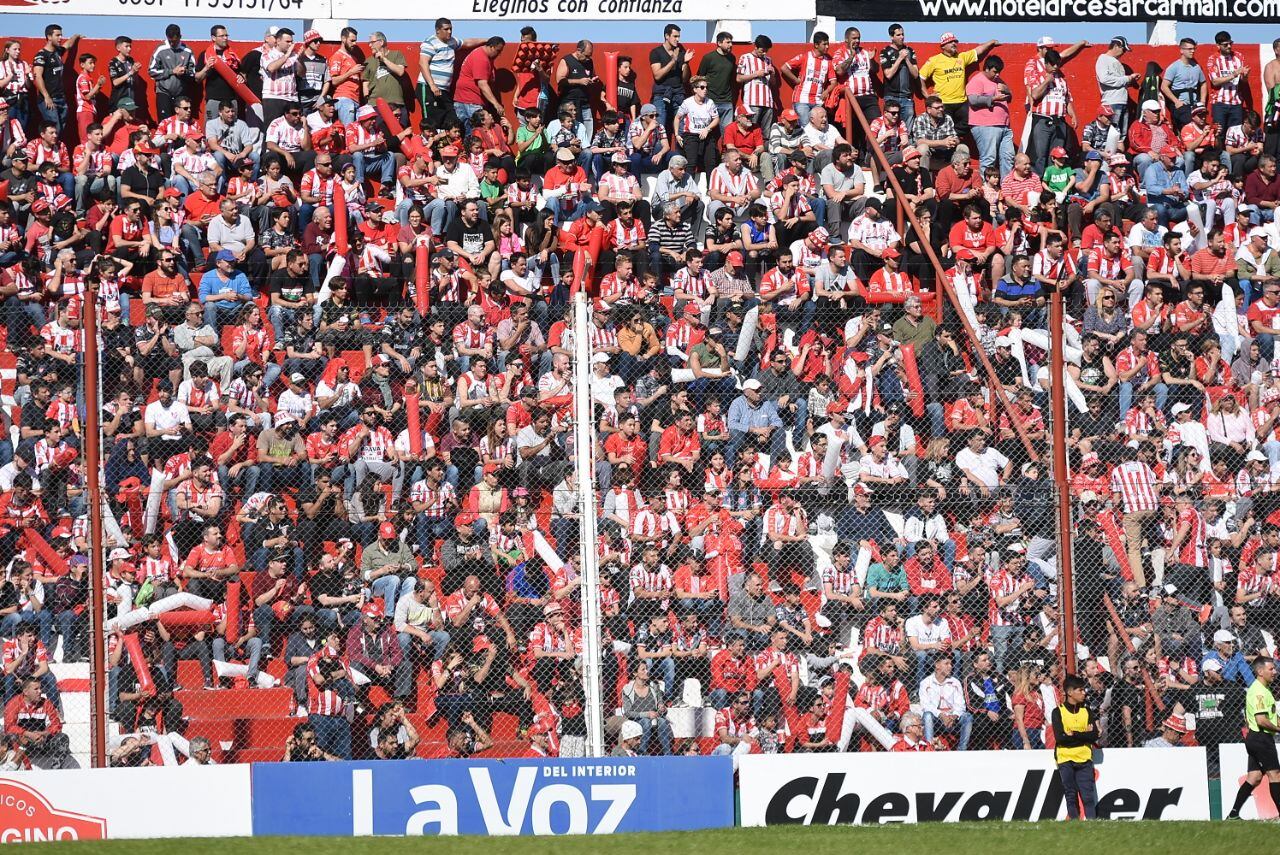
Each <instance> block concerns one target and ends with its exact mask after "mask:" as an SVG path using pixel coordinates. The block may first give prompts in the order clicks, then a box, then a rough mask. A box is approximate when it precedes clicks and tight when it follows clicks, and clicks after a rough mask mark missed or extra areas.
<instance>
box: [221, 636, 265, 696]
mask: <svg viewBox="0 0 1280 855" xmlns="http://www.w3.org/2000/svg"><path fill="white" fill-rule="evenodd" d="M228 653H230V654H231V655H232V656H235V657H236V658H239V659H244V660H245V664H246V665H247V666H248V668H249V672H248V673H247V674H246V675H245V679H247V680H248V681H249V686H250V687H253V686H255V685H257V679H258V663H259V662H260V661H261V660H262V639H261V638H259V637H258V636H254V637H253V638H251V639H249V640H248V641H246V642H245V643H244V646H243V647H234V646H232V645H230V644H228V643H227V640H226V639H225V638H223V637H222V636H221V635H218V636H215V637H214V639H213V658H214V660H216V661H218V662H230V661H231V660H230V659H228V658H227V654H228Z"/></svg>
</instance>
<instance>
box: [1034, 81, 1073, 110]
mask: <svg viewBox="0 0 1280 855" xmlns="http://www.w3.org/2000/svg"><path fill="white" fill-rule="evenodd" d="M1070 102H1071V89H1070V88H1069V87H1068V86H1067V78H1065V77H1063V76H1062V73H1061V72H1058V73H1057V74H1055V75H1053V79H1052V80H1051V81H1050V83H1049V88H1048V89H1046V90H1045V92H1044V97H1042V98H1041V99H1040V100H1039V101H1037V102H1036V103H1035V105H1034V106H1033V107H1032V108H1031V112H1032V113H1034V114H1035V115H1037V116H1049V117H1052V118H1062V117H1063V116H1065V115H1067V104H1069V103H1070Z"/></svg>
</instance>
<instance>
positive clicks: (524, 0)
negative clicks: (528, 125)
mask: <svg viewBox="0 0 1280 855" xmlns="http://www.w3.org/2000/svg"><path fill="white" fill-rule="evenodd" d="M222 1H223V2H226V0H222ZM113 2H118V0H113ZM179 2H183V0H179ZM259 2H261V0H259ZM295 2H296V0H295ZM309 2H314V0H309ZM436 15H443V16H444V17H446V18H450V19H452V20H455V21H470V20H483V21H519V22H522V23H523V22H525V21H571V20H576V19H579V18H581V19H587V20H593V21H662V22H664V23H667V22H675V23H684V22H686V21H697V20H706V21H718V20H721V19H733V20H756V21H763V20H772V21H778V20H787V21H802V20H808V19H810V18H812V17H813V16H814V0H800V2H799V3H790V4H788V5H787V6H786V7H785V8H782V7H779V6H778V5H777V4H776V3H773V2H770V0H714V2H713V0H438V2H436V3H432V4H431V17H433V18H434V17H435V16H436ZM333 17H335V18H363V17H368V9H367V7H365V6H363V5H362V4H361V3H360V2H359V0H333ZM378 17H379V18H392V19H396V20H399V19H411V20H420V19H422V17H423V13H422V9H421V7H419V6H417V5H415V4H413V3H395V4H389V5H386V6H383V7H379V9H378Z"/></svg>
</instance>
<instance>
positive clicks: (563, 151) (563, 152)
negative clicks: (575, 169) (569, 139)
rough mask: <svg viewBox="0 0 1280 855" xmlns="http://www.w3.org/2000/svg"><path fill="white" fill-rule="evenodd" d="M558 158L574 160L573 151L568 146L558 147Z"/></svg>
mask: <svg viewBox="0 0 1280 855" xmlns="http://www.w3.org/2000/svg"><path fill="white" fill-rule="evenodd" d="M556 160H558V161H561V162H564V163H567V162H569V161H571V160H573V152H571V151H569V149H567V148H558V149H556Z"/></svg>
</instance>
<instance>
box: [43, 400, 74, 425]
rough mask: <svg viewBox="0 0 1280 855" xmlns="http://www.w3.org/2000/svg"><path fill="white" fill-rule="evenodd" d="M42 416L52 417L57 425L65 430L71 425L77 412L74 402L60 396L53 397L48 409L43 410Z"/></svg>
mask: <svg viewBox="0 0 1280 855" xmlns="http://www.w3.org/2000/svg"><path fill="white" fill-rule="evenodd" d="M44 417H45V418H46V419H52V420H53V421H55V422H57V423H58V427H60V428H62V429H63V431H66V430H67V429H68V428H70V427H71V425H73V424H75V421H76V417H77V412H76V405H75V402H74V401H72V402H71V403H67V402H66V401H63V400H62V399H60V398H54V399H53V400H52V401H50V402H49V409H47V410H46V411H45V414H44Z"/></svg>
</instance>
